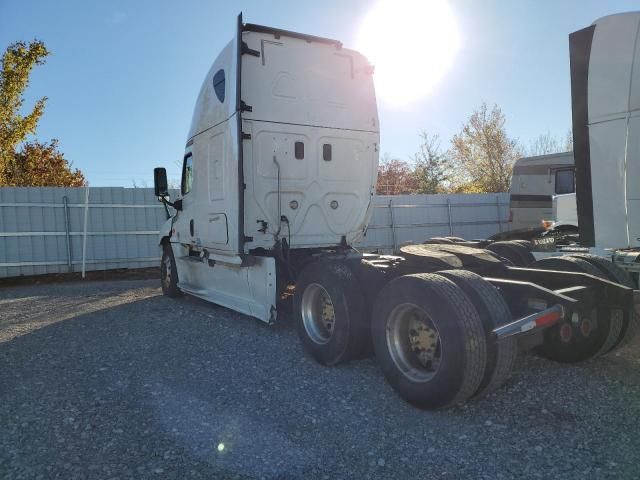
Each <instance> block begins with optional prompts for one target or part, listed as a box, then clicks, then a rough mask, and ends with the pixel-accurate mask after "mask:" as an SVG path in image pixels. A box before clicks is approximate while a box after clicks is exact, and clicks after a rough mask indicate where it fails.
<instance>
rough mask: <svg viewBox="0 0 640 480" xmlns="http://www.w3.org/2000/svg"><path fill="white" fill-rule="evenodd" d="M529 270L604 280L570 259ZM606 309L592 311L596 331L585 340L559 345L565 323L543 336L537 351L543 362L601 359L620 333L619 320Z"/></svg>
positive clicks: (541, 263)
mask: <svg viewBox="0 0 640 480" xmlns="http://www.w3.org/2000/svg"><path fill="white" fill-rule="evenodd" d="M531 268H541V269H548V270H560V271H570V272H580V273H588V274H589V275H593V276H596V277H600V278H604V277H603V273H602V272H601V271H600V270H599V269H598V268H596V267H595V266H593V265H592V264H591V263H589V262H587V261H586V260H584V259H581V258H576V257H573V256H568V255H567V256H563V257H549V258H544V259H541V260H538V261H537V262H534V263H533V264H532V265H531ZM611 313H612V312H611V311H610V310H609V309H607V308H597V309H594V312H593V313H592V315H595V316H596V318H597V327H596V328H595V329H594V330H593V331H591V332H590V333H589V334H588V335H587V336H586V338H584V337H583V336H581V335H579V334H575V335H573V337H572V340H571V341H569V342H563V341H562V338H561V335H560V331H561V328H562V326H563V325H565V323H562V324H560V325H557V326H555V327H552V328H550V329H548V330H547V331H546V332H545V340H544V344H543V345H542V346H540V347H539V348H538V350H537V351H538V353H540V354H541V355H542V356H544V357H545V358H548V359H550V360H555V361H558V362H564V363H573V362H581V361H583V360H588V359H590V358H594V357H598V356H600V355H603V354H604V353H606V352H607V351H609V350H610V349H611V348H612V345H613V344H614V343H615V341H616V340H617V339H618V337H619V336H620V332H621V330H622V325H623V322H622V318H621V317H620V316H617V315H612V314H611Z"/></svg>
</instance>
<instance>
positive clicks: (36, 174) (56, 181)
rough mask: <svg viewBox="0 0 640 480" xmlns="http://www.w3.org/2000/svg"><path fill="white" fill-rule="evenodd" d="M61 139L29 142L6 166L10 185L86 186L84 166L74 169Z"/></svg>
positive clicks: (6, 183)
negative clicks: (61, 148)
mask: <svg viewBox="0 0 640 480" xmlns="http://www.w3.org/2000/svg"><path fill="white" fill-rule="evenodd" d="M57 144H58V141H57V140H55V139H54V140H51V142H49V143H40V142H37V141H34V142H26V143H25V144H24V145H22V148H21V149H20V150H19V151H18V152H16V153H15V154H14V155H13V156H12V157H11V158H10V160H9V162H8V164H7V165H6V166H5V184H4V186H6V187H27V186H28V187H50V186H65V187H82V186H84V185H86V184H87V181H86V179H85V178H84V175H83V174H82V172H81V171H80V170H78V169H77V168H76V169H72V168H71V166H70V165H69V162H67V160H66V159H65V158H64V155H63V154H62V153H60V152H59V151H58V146H57Z"/></svg>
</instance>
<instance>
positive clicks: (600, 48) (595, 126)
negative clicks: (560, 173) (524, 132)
mask: <svg viewBox="0 0 640 480" xmlns="http://www.w3.org/2000/svg"><path fill="white" fill-rule="evenodd" d="M639 35H640V12H631V13H625V14H618V15H610V16H607V17H603V18H600V19H598V20H596V21H595V22H594V23H593V25H591V26H589V27H587V28H585V29H582V30H580V31H577V32H575V33H573V34H571V36H570V58H571V81H572V108H573V132H574V148H575V153H574V155H575V167H576V187H577V188H576V192H575V193H567V194H563V195H557V196H555V197H554V198H553V216H552V217H550V218H549V219H551V218H552V219H553V224H552V225H551V228H550V230H549V232H548V235H551V236H553V237H555V238H563V239H564V240H565V241H563V243H564V244H565V245H564V246H562V247H558V248H556V249H555V252H556V253H566V252H574V253H575V252H588V253H591V254H596V255H600V256H604V257H607V258H610V259H612V260H613V261H614V263H616V264H617V265H618V266H620V267H621V268H622V269H623V270H625V271H627V272H628V273H629V274H630V275H631V276H632V278H633V280H634V282H635V285H636V286H637V282H638V273H639V272H640V184H639V183H638V181H637V178H638V175H639V174H640V36H639ZM567 233H569V236H568V238H569V240H570V241H566V238H567V235H566V234H567ZM578 233H579V235H575V234H578Z"/></svg>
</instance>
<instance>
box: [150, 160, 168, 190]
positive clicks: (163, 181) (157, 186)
mask: <svg viewBox="0 0 640 480" xmlns="http://www.w3.org/2000/svg"><path fill="white" fill-rule="evenodd" d="M153 189H154V192H155V195H156V197H166V196H167V195H169V186H168V185H167V170H166V169H165V168H162V167H157V168H154V169H153Z"/></svg>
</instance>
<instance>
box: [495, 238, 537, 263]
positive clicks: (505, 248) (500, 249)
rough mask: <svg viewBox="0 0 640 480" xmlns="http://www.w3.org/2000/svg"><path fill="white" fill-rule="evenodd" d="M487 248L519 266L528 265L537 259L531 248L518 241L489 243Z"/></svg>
mask: <svg viewBox="0 0 640 480" xmlns="http://www.w3.org/2000/svg"><path fill="white" fill-rule="evenodd" d="M486 248H487V250H490V251H492V252H494V253H496V254H497V255H499V256H501V257H504V258H506V259H507V260H511V262H512V263H513V264H514V265H515V266H517V267H526V266H528V265H530V264H531V263H533V262H535V261H536V259H535V257H534V256H533V254H532V253H531V249H530V248H527V247H525V246H524V245H522V244H520V243H518V242H516V241H511V240H509V241H504V242H494V243H490V244H489V245H487V247H486Z"/></svg>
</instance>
